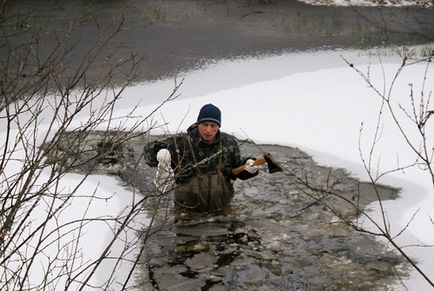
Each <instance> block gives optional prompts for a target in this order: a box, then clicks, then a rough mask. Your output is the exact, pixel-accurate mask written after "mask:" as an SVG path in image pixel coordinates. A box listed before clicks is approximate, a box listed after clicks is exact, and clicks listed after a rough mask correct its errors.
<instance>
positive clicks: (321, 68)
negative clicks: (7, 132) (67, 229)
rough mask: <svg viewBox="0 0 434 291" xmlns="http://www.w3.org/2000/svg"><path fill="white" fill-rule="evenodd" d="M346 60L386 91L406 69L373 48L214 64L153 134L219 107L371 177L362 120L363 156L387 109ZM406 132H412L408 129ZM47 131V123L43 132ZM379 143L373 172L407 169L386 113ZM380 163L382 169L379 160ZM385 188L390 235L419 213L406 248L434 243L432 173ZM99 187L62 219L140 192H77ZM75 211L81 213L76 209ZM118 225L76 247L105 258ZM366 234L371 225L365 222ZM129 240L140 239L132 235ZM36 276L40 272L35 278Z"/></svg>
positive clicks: (130, 94) (226, 117)
mask: <svg viewBox="0 0 434 291" xmlns="http://www.w3.org/2000/svg"><path fill="white" fill-rule="evenodd" d="M383 53H384V52H383ZM342 56H343V57H345V58H346V59H347V60H349V61H350V62H352V63H354V64H355V65H356V66H357V67H359V68H361V70H362V71H365V72H367V68H368V66H369V67H370V75H371V77H372V79H373V80H375V83H376V85H378V86H380V88H382V86H383V72H382V68H383V69H384V70H385V72H386V74H385V76H386V84H389V85H390V82H391V77H392V76H393V74H394V72H395V71H396V70H397V69H398V67H399V64H400V62H401V59H400V58H399V57H397V56H395V55H393V54H382V57H381V62H382V63H383V67H382V66H380V64H379V59H378V58H376V57H373V56H372V54H371V53H369V52H367V51H349V50H341V51H338V50H337V51H320V52H306V53H297V54H285V55H281V56H263V57H262V58H251V59H250V58H245V59H238V60H227V61H222V62H218V63H212V64H210V65H209V66H208V67H206V68H204V69H202V70H196V71H191V72H185V73H184V74H183V75H182V76H179V78H178V80H177V81H178V82H179V81H181V80H182V79H183V84H182V86H181V88H180V90H179V91H178V93H179V94H180V96H179V98H177V99H176V100H174V101H171V102H168V103H167V104H165V105H164V106H163V107H162V108H161V109H160V110H158V111H157V112H156V113H155V114H154V115H153V116H152V120H153V121H156V122H159V124H165V123H167V124H165V125H164V126H162V127H161V128H160V129H159V130H155V131H154V133H157V132H159V131H162V130H164V131H169V132H173V133H174V132H179V131H182V130H185V129H186V128H187V127H188V126H189V125H190V124H191V123H193V122H194V121H195V119H196V117H197V113H198V111H199V109H200V107H201V106H203V105H204V104H206V103H213V104H215V105H217V106H218V107H219V108H220V109H221V111H222V130H223V131H225V132H228V133H232V134H234V135H236V136H238V137H240V138H250V139H252V140H254V141H255V142H257V143H273V144H281V145H289V146H295V147H298V148H300V149H302V150H305V151H307V152H308V153H309V154H311V155H312V156H313V157H314V159H315V160H316V161H317V162H318V163H320V164H324V165H328V166H335V167H342V168H345V169H347V170H349V171H350V172H351V173H352V175H354V176H355V177H358V178H359V179H362V180H367V179H368V177H367V175H366V171H365V170H364V168H363V165H362V163H361V159H360V155H359V134H360V129H361V124H362V123H363V131H362V134H361V150H362V152H363V153H364V154H367V153H368V151H369V145H370V144H371V142H372V138H373V133H374V130H375V128H376V121H377V116H378V112H379V106H380V104H381V103H380V100H379V98H378V97H377V96H376V95H375V93H374V92H373V91H372V90H371V89H370V88H369V86H367V84H366V83H364V81H363V80H362V78H361V77H360V76H359V75H358V74H357V73H356V72H355V71H354V70H353V69H351V68H350V67H348V66H347V65H346V64H345V62H344V61H343V59H342ZM424 71H425V66H424V64H416V65H413V66H411V67H408V68H407V69H405V70H404V71H403V73H402V75H401V76H400V77H399V78H398V82H397V83H396V84H395V86H396V87H395V89H394V91H393V93H394V95H393V98H396V99H397V100H399V102H400V103H401V104H403V106H406V107H408V106H409V102H408V96H409V86H408V83H414V86H415V92H417V93H419V92H420V91H421V82H422V81H423V79H422V77H423V73H424ZM174 83H175V80H173V79H170V80H160V81H156V82H145V83H142V84H138V85H136V86H133V87H130V88H127V90H125V92H124V94H123V98H122V99H121V100H120V102H119V104H118V105H117V107H116V111H115V114H114V118H116V117H122V116H124V115H126V114H127V113H129V111H130V110H131V106H133V105H135V104H138V106H139V107H138V109H137V110H136V114H135V115H137V116H138V117H139V119H140V115H141V118H144V117H145V116H147V115H148V114H150V113H151V112H152V111H153V110H154V109H155V108H156V107H157V105H158V104H160V103H161V102H162V101H163V100H164V99H165V98H166V97H167V96H168V95H169V94H170V93H171V91H172V89H173V86H174ZM433 84H434V82H433V73H432V72H431V71H429V74H428V81H427V82H426V84H425V86H426V88H425V90H426V91H427V92H430V91H432V89H433V88H432V86H433ZM83 120H86V114H83V115H82V116H81V117H80V118H78V119H77V120H75V123H76V124H77V125H78V124H80V122H82V121H83ZM133 121H134V120H132V121H130V122H133ZM433 122H434V121H430V122H428V123H427V126H429V128H430V127H432V126H433ZM406 128H407V129H409V130H411V129H410V128H408V127H407V125H406ZM43 129H44V126H43V125H41V127H40V130H43ZM3 130H4V129H3V127H2V131H3ZM427 132H428V133H429V132H430V131H429V130H427ZM2 134H3V132H2ZM410 134H411V135H413V134H414V132H413V131H411V132H410ZM429 142H430V147H429V148H432V140H429ZM376 146H377V147H376V152H375V155H374V166H375V167H377V165H378V166H379V170H380V171H387V170H390V169H393V168H395V167H396V166H397V159H396V157H397V156H399V160H400V165H404V164H406V163H409V162H412V161H413V160H414V158H415V157H414V154H412V152H411V151H409V149H408V147H407V146H405V144H404V143H403V139H402V136H401V135H400V134H399V132H397V130H396V127H395V126H394V125H393V123H391V120H390V116H389V115H387V114H384V115H383V119H382V121H381V139H380V140H379V141H378V143H377V145H376ZM378 160H379V161H380V163H377V161H378ZM9 170H11V169H9ZM80 179H82V176H80V175H77V174H68V175H67V176H65V177H64V178H63V179H62V182H61V183H62V187H68V185H75V184H77V183H78V182H79V181H80ZM380 182H381V183H383V184H388V185H391V186H394V187H398V188H401V189H402V191H401V197H400V198H399V199H397V200H395V201H387V202H385V203H384V207H385V208H386V211H387V215H388V217H389V219H390V224H391V227H392V231H393V233H398V232H399V231H400V230H401V229H402V228H403V227H404V226H405V225H406V224H407V223H408V221H409V220H410V219H412V217H413V215H414V213H415V212H416V211H417V215H416V216H415V217H414V220H413V221H412V223H411V224H410V225H409V227H408V229H407V230H406V231H405V233H404V234H403V235H402V236H401V237H399V240H398V242H399V244H400V245H415V244H427V245H431V244H434V227H433V224H432V223H431V221H430V216H432V215H433V213H434V195H433V191H432V190H433V185H432V181H431V179H430V177H429V175H428V174H427V173H425V172H423V171H422V170H421V169H419V168H416V169H414V168H413V169H407V170H405V171H399V172H394V173H391V174H390V175H387V176H385V177H383V178H382V179H381V180H380ZM98 185H99V186H98ZM97 186H98V187H97ZM96 188H97V196H101V197H102V198H103V199H99V200H98V199H97V200H92V201H91V207H90V208H89V211H88V212H87V213H85V212H86V206H85V205H87V203H89V201H87V200H85V199H84V198H83V199H79V198H77V199H75V200H74V201H73V202H71V203H72V204H71V207H70V208H68V209H71V212H70V213H62V215H63V216H62V217H63V218H62V219H65V221H68V220H69V221H70V220H73V219H76V218H79V217H83V216H85V215H87V216H88V217H106V216H113V217H115V216H118V215H119V214H120V213H123V212H124V211H125V209H127V208H128V207H129V206H130V205H131V203H132V201H133V200H134V199H137V198H134V197H135V193H130V192H129V189H127V188H125V187H122V186H121V185H119V182H118V181H117V180H116V179H114V178H113V177H106V176H99V175H94V176H90V177H89V178H88V179H87V180H86V181H85V183H84V184H83V185H82V186H81V188H80V191H79V193H93V192H94V189H96ZM105 198H106V199H105ZM371 208H372V215H373V216H374V217H377V218H380V216H379V208H378V206H377V205H376V203H374V204H372V205H371ZM73 209H74V210H75V209H77V210H80V211H78V212H74V211H72V210H73ZM41 211H42V210H41ZM40 213H41V212H40ZM35 219H37V217H35ZM134 223H135V224H136V225H137V228H140V226H143V225H144V224H145V223H146V220H145V219H144V218H143V217H141V218H140V217H138V218H137V219H135V220H134ZM112 227H113V226H108V225H104V226H101V225H100V224H99V223H96V222H95V223H91V224H89V225H87V226H86V233H85V237H84V238H83V239H82V240H81V242H80V245H79V247H80V248H81V253H82V254H83V258H82V260H83V261H84V262H87V261H89V260H91V259H92V258H94V256H95V257H97V256H98V254H99V253H101V252H102V250H103V248H104V245H105V244H104V243H103V242H106V241H107V240H108V239H109V238H110V234H111V233H112ZM366 227H372V226H370V225H368V224H366ZM125 235H126V236H131V235H132V236H134V234H133V233H132V232H128V231H127V232H126V234H125ZM118 248H119V249H122V246H121V245H118ZM406 251H408V252H409V254H410V255H411V256H412V257H414V258H416V259H417V260H419V266H420V267H421V268H422V270H423V271H424V272H426V273H427V274H428V276H429V277H430V278H434V252H433V251H432V249H431V248H423V247H408V248H406ZM47 252H48V250H47ZM114 252H115V250H114ZM41 271H42V270H41ZM39 275H40V274H38V273H37V272H35V273H33V274H32V278H37V277H38V276H39ZM106 275H107V274H104V272H102V273H101V274H99V275H98V276H99V277H98V278H99V279H100V280H101V281H103V280H104V276H106ZM119 276H120V277H122V276H123V275H122V274H120V275H119ZM404 283H405V284H406V285H407V287H408V288H409V290H431V288H430V287H429V286H428V285H427V283H426V282H424V280H423V279H422V278H421V276H420V275H418V274H417V273H416V272H412V275H411V277H410V278H409V279H406V280H405V281H404ZM95 284H97V283H96V282H95ZM396 288H397V289H399V287H396Z"/></svg>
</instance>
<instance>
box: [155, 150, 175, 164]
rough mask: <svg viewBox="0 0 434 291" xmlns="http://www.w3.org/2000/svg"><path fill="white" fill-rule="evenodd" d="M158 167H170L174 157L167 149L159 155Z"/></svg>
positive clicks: (159, 152)
mask: <svg viewBox="0 0 434 291" xmlns="http://www.w3.org/2000/svg"><path fill="white" fill-rule="evenodd" d="M157 161H158V166H160V165H161V166H170V162H171V161H172V156H171V155H170V152H169V151H168V150H167V149H161V150H159V151H158V153H157Z"/></svg>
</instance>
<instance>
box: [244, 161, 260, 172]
mask: <svg viewBox="0 0 434 291" xmlns="http://www.w3.org/2000/svg"><path fill="white" fill-rule="evenodd" d="M244 170H246V171H247V172H249V173H250V174H254V173H256V172H257V171H258V170H259V166H256V165H255V161H254V160H252V159H248V160H247V161H246V166H245V168H244Z"/></svg>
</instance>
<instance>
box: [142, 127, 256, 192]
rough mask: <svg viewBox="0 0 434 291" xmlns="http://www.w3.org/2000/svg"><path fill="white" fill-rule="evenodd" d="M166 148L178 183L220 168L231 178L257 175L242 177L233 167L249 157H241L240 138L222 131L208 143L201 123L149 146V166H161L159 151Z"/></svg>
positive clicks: (248, 175)
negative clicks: (201, 129)
mask: <svg viewBox="0 0 434 291" xmlns="http://www.w3.org/2000/svg"><path fill="white" fill-rule="evenodd" d="M163 148H166V149H168V150H169V151H170V153H171V156H172V169H174V172H175V177H176V182H177V183H178V184H182V183H184V182H186V181H188V180H189V179H190V178H191V177H193V176H195V175H201V174H202V175H203V174H216V173H217V172H218V171H220V172H221V173H222V174H223V176H224V177H225V178H226V179H227V181H229V180H235V179H236V178H239V179H241V180H245V179H249V178H251V177H254V176H256V175H257V173H255V174H250V173H249V172H247V171H243V172H241V173H240V174H239V175H238V176H235V175H233V174H232V172H231V170H232V169H233V168H236V167H238V166H240V165H242V164H243V163H245V160H247V158H245V159H243V158H242V157H241V156H240V149H239V146H238V143H237V141H236V139H235V138H234V137H233V136H231V135H228V134H226V133H223V132H220V131H219V132H218V133H217V136H216V141H215V142H214V143H213V144H207V143H205V142H204V141H203V140H202V139H201V138H200V136H199V131H198V129H197V125H196V124H193V125H191V126H190V127H189V128H188V130H187V133H181V134H177V135H175V136H173V137H169V138H166V139H164V140H157V141H154V142H151V143H150V144H148V145H147V146H146V148H145V160H146V163H147V164H148V165H150V166H151V167H155V166H157V165H158V161H157V159H156V156H157V152H158V151H159V150H160V149H163Z"/></svg>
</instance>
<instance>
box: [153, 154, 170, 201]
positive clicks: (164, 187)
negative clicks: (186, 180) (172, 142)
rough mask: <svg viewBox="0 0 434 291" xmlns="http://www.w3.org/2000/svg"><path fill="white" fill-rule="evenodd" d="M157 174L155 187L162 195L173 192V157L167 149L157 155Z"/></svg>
mask: <svg viewBox="0 0 434 291" xmlns="http://www.w3.org/2000/svg"><path fill="white" fill-rule="evenodd" d="M157 161H158V166H157V174H156V176H155V180H154V185H155V186H156V188H157V190H158V191H159V192H160V193H165V192H166V191H169V190H171V188H172V187H173V183H174V174H173V170H172V167H171V161H172V157H171V155H170V152H169V151H168V150H167V149H161V150H159V151H158V153H157Z"/></svg>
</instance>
